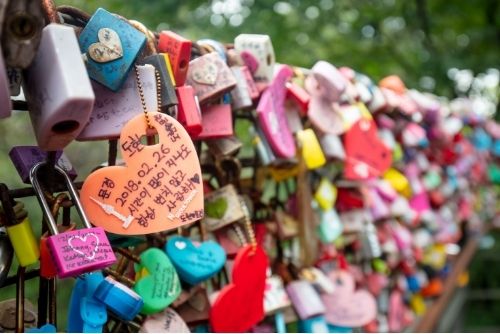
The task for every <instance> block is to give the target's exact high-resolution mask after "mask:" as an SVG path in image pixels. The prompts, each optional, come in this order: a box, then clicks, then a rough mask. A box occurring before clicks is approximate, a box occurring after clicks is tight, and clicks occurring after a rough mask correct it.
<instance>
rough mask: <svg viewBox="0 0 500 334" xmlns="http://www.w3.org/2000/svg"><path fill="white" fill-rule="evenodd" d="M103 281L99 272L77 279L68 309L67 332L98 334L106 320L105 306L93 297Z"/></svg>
mask: <svg viewBox="0 0 500 334" xmlns="http://www.w3.org/2000/svg"><path fill="white" fill-rule="evenodd" d="M103 280H104V277H103V276H102V274H101V273H100V272H93V273H89V274H86V275H83V276H81V277H78V278H77V280H76V283H75V285H74V287H73V291H72V293H71V299H70V301H69V309H68V321H67V323H68V328H67V330H68V332H72V333H99V332H102V331H103V325H104V324H105V323H106V321H107V320H108V314H107V313H106V306H105V305H104V304H103V303H101V302H100V301H99V300H97V299H96V298H95V297H94V293H95V291H96V289H97V288H98V287H99V285H100V284H101V283H102V281H103Z"/></svg>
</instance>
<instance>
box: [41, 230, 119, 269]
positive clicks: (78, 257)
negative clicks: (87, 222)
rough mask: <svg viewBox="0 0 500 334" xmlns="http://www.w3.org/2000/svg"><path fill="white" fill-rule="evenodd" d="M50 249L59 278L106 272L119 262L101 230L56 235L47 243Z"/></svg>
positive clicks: (76, 231) (75, 231)
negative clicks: (95, 271)
mask: <svg viewBox="0 0 500 334" xmlns="http://www.w3.org/2000/svg"><path fill="white" fill-rule="evenodd" d="M47 245H48V248H49V250H50V252H51V254H52V259H53V260H54V263H55V264H56V268H57V273H58V276H59V277H60V278H66V277H70V276H77V275H80V274H83V273H86V272H89V271H93V270H98V269H103V268H105V267H107V266H109V265H111V264H112V263H114V262H115V261H116V257H115V255H114V253H113V249H112V248H111V244H110V243H109V241H108V238H107V236H106V233H105V232H104V230H103V229H102V228H101V227H93V228H85V229H80V230H74V231H69V232H65V233H61V234H58V235H53V236H50V237H49V238H48V239H47Z"/></svg>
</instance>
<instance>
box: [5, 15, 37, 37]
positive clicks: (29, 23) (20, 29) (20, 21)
mask: <svg viewBox="0 0 500 334" xmlns="http://www.w3.org/2000/svg"><path fill="white" fill-rule="evenodd" d="M9 28H10V32H11V33H12V34H13V35H14V36H15V37H16V38H19V39H30V38H32V37H33V36H34V35H35V33H36V22H35V20H34V19H33V17H32V16H31V15H28V14H25V13H18V14H16V15H15V16H14V17H13V18H12V19H11V20H10V25H9Z"/></svg>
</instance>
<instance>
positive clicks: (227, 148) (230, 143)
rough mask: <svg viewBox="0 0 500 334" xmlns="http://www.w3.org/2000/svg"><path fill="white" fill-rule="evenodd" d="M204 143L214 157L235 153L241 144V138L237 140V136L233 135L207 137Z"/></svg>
mask: <svg viewBox="0 0 500 334" xmlns="http://www.w3.org/2000/svg"><path fill="white" fill-rule="evenodd" d="M205 143H206V144H207V146H208V150H209V151H210V153H211V154H212V155H214V156H215V157H216V158H221V157H223V156H233V155H236V154H238V152H239V150H240V149H241V147H242V146H243V143H242V142H241V140H239V139H238V137H235V136H231V137H225V138H218V139H208V140H206V141H205Z"/></svg>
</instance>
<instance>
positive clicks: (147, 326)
mask: <svg viewBox="0 0 500 334" xmlns="http://www.w3.org/2000/svg"><path fill="white" fill-rule="evenodd" d="M139 333H191V331H190V330H189V327H188V326H187V325H186V323H185V322H184V319H182V317H181V316H180V315H179V314H178V313H177V312H175V311H174V310H173V309H172V308H170V307H169V308H166V309H165V310H164V311H163V312H161V313H157V314H153V315H150V316H148V317H147V318H146V320H144V322H143V323H142V325H141V328H140V329H139Z"/></svg>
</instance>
